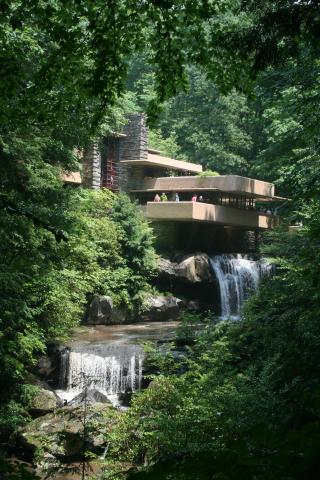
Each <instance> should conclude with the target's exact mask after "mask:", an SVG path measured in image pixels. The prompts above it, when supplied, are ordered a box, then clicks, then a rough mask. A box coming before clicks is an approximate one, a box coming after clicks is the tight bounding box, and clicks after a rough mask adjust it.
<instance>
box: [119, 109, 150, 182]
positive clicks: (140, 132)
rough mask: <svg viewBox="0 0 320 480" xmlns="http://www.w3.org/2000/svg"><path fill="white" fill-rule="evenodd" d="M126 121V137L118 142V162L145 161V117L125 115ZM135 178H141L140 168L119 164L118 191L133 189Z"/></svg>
mask: <svg viewBox="0 0 320 480" xmlns="http://www.w3.org/2000/svg"><path fill="white" fill-rule="evenodd" d="M127 119H128V123H127V124H126V125H125V126H124V128H123V133H124V134H125V135H126V137H124V138H122V139H121V141H120V160H146V159H147V158H148V128H147V125H146V116H145V115H144V114H141V113H130V114H128V115H127ZM129 178H130V180H129ZM137 178H139V179H140V178H141V166H140V167H139V166H134V167H133V166H128V165H123V164H121V167H120V190H122V191H126V190H127V189H128V187H130V188H134V186H135V185H134V183H135V181H136V180H137ZM129 183H130V184H129Z"/></svg>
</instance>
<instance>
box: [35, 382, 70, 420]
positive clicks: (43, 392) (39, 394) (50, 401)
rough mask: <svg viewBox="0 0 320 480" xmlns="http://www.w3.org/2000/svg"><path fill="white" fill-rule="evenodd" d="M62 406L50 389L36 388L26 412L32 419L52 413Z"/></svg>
mask: <svg viewBox="0 0 320 480" xmlns="http://www.w3.org/2000/svg"><path fill="white" fill-rule="evenodd" d="M62 406H63V402H62V400H61V399H59V397H58V396H57V395H56V394H55V393H54V392H53V391H52V390H51V389H50V388H43V387H42V386H37V387H36V392H35V395H34V396H33V397H32V399H31V401H30V405H29V408H28V410H29V412H30V414H31V415H32V416H33V417H38V416H41V415H46V414H47V413H50V412H53V411H54V410H55V409H56V408H59V407H62Z"/></svg>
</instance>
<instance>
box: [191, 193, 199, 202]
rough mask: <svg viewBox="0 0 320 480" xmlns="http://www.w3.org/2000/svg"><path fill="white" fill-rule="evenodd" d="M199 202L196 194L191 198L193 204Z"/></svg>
mask: <svg viewBox="0 0 320 480" xmlns="http://www.w3.org/2000/svg"><path fill="white" fill-rule="evenodd" d="M197 201H198V197H197V195H196V194H194V195H193V196H192V198H191V202H197Z"/></svg>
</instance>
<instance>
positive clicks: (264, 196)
mask: <svg viewBox="0 0 320 480" xmlns="http://www.w3.org/2000/svg"><path fill="white" fill-rule="evenodd" d="M205 191H206V192H210V191H218V192H223V193H230V194H237V195H244V196H248V197H256V198H259V199H261V200H265V201H267V200H268V201H271V200H272V199H277V200H286V199H285V198H282V197H276V196H275V195H274V185H273V184H272V183H268V182H263V181H262V180H255V179H253V178H247V177H240V176H238V175H219V176H217V177H201V176H189V177H158V178H149V177H147V178H144V179H143V180H142V181H141V188H137V189H134V190H131V192H133V193H143V192H195V193H197V192H205Z"/></svg>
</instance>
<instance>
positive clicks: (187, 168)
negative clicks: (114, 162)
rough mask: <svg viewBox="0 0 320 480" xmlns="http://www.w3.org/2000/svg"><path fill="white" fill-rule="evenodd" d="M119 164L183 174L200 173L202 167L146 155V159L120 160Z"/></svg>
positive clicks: (150, 154)
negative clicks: (164, 169)
mask: <svg viewBox="0 0 320 480" xmlns="http://www.w3.org/2000/svg"><path fill="white" fill-rule="evenodd" d="M120 163H122V164H126V165H143V166H145V167H163V168H167V169H169V170H179V171H183V172H191V173H200V172H202V166H201V165H197V164H196V163H189V162H184V161H182V160H175V159H174V158H168V157H162V156H161V155H155V154H153V153H148V158H146V159H143V160H142V159H141V160H140V159H139V160H121V161H120Z"/></svg>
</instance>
